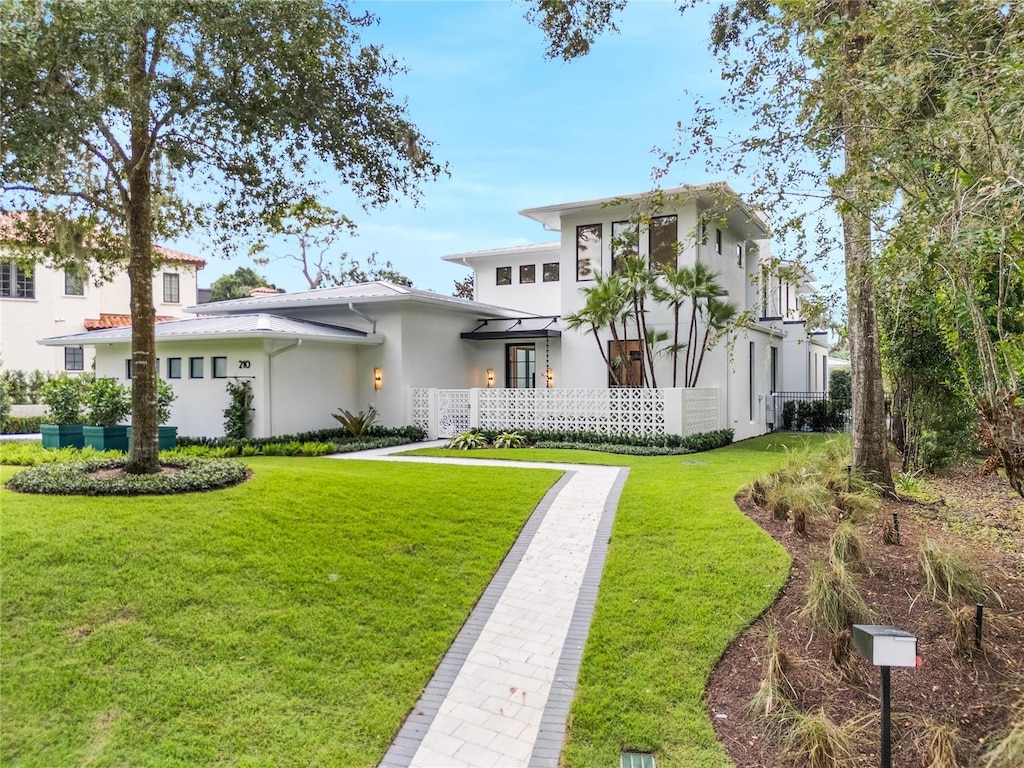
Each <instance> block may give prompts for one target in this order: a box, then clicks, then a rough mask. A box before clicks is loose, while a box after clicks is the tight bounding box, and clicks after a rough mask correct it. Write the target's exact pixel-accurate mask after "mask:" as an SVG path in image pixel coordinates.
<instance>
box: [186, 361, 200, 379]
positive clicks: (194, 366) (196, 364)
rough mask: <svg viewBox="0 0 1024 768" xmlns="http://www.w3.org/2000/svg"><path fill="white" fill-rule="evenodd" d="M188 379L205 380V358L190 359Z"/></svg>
mask: <svg viewBox="0 0 1024 768" xmlns="http://www.w3.org/2000/svg"><path fill="white" fill-rule="evenodd" d="M188 377H189V378H190V379H201V378H203V358H201V357H190V358H189V359H188Z"/></svg>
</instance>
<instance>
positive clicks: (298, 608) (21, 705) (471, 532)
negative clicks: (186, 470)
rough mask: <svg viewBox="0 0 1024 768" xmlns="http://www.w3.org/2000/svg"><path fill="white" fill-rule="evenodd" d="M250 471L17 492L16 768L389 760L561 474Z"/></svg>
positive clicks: (13, 548) (297, 466) (5, 653)
mask: <svg viewBox="0 0 1024 768" xmlns="http://www.w3.org/2000/svg"><path fill="white" fill-rule="evenodd" d="M247 462H248V463H249V464H250V465H251V466H252V467H253V468H254V469H255V470H256V474H255V476H254V478H253V479H252V480H251V481H249V482H247V483H244V484H243V485H240V486H237V487H235V488H231V489H227V490H223V491H217V492H212V493H201V494H186V495H182V496H176V497H143V498H133V499H127V500H126V499H119V498H84V497H47V496H29V495H21V494H14V493H11V492H8V491H2V492H0V493H2V525H0V549H2V553H3V555H2V571H0V575H2V583H3V596H2V617H0V618H2V624H0V686H2V688H0V694H2V712H3V717H2V725H0V738H2V742H0V763H2V764H3V765H8V766H40V767H41V768H42V767H45V768H52V767H53V766H75V765H130V766H134V767H139V766H171V765H267V766H270V765H273V766H289V765H292V766H310V765H322V766H362V765H374V764H376V762H377V761H378V760H379V759H380V757H381V755H383V753H384V750H385V749H386V747H387V745H388V742H389V740H390V738H391V737H392V735H393V733H394V731H395V730H396V728H397V727H398V725H399V724H400V722H401V720H402V718H403V717H404V716H405V714H406V712H407V711H408V710H409V708H410V707H412V705H413V704H414V703H415V701H416V699H417V698H418V696H419V694H420V691H421V689H422V687H423V686H424V685H425V684H426V682H427V680H428V679H429V677H430V675H431V673H432V672H433V669H434V667H435V666H436V664H437V663H438V661H439V660H440V658H441V656H442V655H443V653H444V652H445V650H447V648H448V645H449V644H450V643H451V641H452V639H453V638H454V637H455V634H456V633H457V632H458V630H459V627H460V626H461V624H462V622H463V620H464V619H465V617H466V615H467V614H468V612H469V610H470V609H471V607H472V606H473V603H474V602H475V601H476V599H477V597H478V596H479V595H480V593H481V592H482V590H483V588H484V586H485V585H486V584H487V582H488V581H489V580H490V578H491V575H492V574H493V572H494V570H495V569H496V568H497V566H498V564H499V563H500V561H501V559H502V557H503V556H504V555H505V553H506V551H507V550H508V548H509V547H510V546H511V544H512V542H513V541H514V539H515V537H516V534H517V533H518V531H519V529H520V527H521V526H522V524H523V522H524V521H525V520H526V519H527V517H528V516H529V515H530V513H531V512H532V511H533V509H534V507H535V505H536V504H537V502H538V501H539V500H540V498H541V497H542V496H543V494H544V493H545V492H546V491H547V489H548V488H549V487H550V485H551V484H552V483H553V482H554V481H555V480H556V479H557V477H558V473H557V472H554V471H536V470H522V471H520V470H515V469H492V468H479V469H478V468H474V467H451V466H447V467H441V466H410V465H394V464H382V463H371V462H348V461H344V462H343V461H328V460H324V459H249V460H247ZM15 471H16V468H13V467H3V468H0V478H2V480H3V481H6V480H7V479H9V477H10V476H11V475H12V474H13V473H14V472H15Z"/></svg>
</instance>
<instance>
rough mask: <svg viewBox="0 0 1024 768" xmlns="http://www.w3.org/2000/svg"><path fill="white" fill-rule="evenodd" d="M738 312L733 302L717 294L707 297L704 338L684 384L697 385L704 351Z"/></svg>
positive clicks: (715, 340) (712, 343) (720, 334)
mask: <svg viewBox="0 0 1024 768" xmlns="http://www.w3.org/2000/svg"><path fill="white" fill-rule="evenodd" d="M738 314H739V310H738V309H737V307H736V305H735V304H731V303H730V302H728V301H723V300H722V299H720V298H718V297H717V296H711V297H709V298H708V300H707V304H705V318H704V338H703V339H702V340H701V345H700V357H699V358H697V361H696V365H695V366H694V368H693V375H692V376H691V378H690V381H689V383H687V385H686V386H688V387H696V386H697V379H698V378H700V369H701V366H702V365H704V353H705V352H707V351H708V350H709V349H710V348H711V347H713V346H715V344H716V343H717V342H718V339H719V338H720V337H721V336H722V334H723V333H725V332H726V331H728V330H729V328H730V327H731V326H732V324H733V322H734V321H735V320H736V317H737V316H738ZM712 334H714V335H712Z"/></svg>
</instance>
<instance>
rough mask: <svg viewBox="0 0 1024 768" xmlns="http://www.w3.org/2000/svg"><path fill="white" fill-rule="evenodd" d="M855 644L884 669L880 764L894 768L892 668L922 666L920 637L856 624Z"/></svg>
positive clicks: (899, 630)
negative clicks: (919, 651) (891, 725)
mask: <svg viewBox="0 0 1024 768" xmlns="http://www.w3.org/2000/svg"><path fill="white" fill-rule="evenodd" d="M853 645H854V647H855V648H856V649H857V651H858V652H859V653H860V655H861V656H863V657H864V658H865V659H867V660H868V661H870V662H871V663H872V664H874V665H875V666H876V667H881V670H882V692H881V693H882V695H881V697H880V698H881V703H882V716H881V726H882V753H881V760H880V762H879V765H880V766H881V768H892V737H891V731H890V724H889V723H890V717H891V716H890V707H889V687H890V683H889V668H890V667H919V666H921V658H920V657H919V656H918V655H917V638H916V637H915V636H914V635H912V634H910V633H909V632H904V631H903V630H902V629H897V628H896V627H890V626H885V625H879V624H854V625H853Z"/></svg>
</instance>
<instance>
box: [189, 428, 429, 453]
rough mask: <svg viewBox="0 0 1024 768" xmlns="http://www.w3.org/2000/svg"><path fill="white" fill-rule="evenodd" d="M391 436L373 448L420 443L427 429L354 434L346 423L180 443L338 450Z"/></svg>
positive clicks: (371, 430) (368, 431)
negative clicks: (288, 432) (331, 445)
mask: <svg viewBox="0 0 1024 768" xmlns="http://www.w3.org/2000/svg"><path fill="white" fill-rule="evenodd" d="M382 439H390V440H395V441H396V442H388V443H381V444H380V445H376V444H375V445H371V446H370V447H372V448H384V447H387V446H390V445H401V444H402V443H418V442H421V441H423V440H426V439H427V433H426V431H425V430H423V429H421V428H420V427H413V426H407V427H381V426H374V427H370V428H369V429H368V430H366V432H365V433H364V434H363V435H362V436H361V437H359V438H354V437H352V435H351V433H350V432H349V431H348V430H347V429H345V428H344V427H335V428H332V429H317V430H313V431H310V432H298V433H296V434H294V435H276V436H274V437H246V438H235V437H179V438H178V446H179V447H189V446H193V445H198V446H206V447H209V448H237V449H238V450H239V451H241V450H242V448H244V447H245V446H254V447H256V448H262V447H263V446H266V445H273V444H280V443H335V444H336V445H337V446H338V452H344V451H346V450H355V451H361V450H363V448H362V447H360V448H344V447H343V446H346V445H354V444H359V445H362V444H363V443H370V442H373V441H376V440H382Z"/></svg>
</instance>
